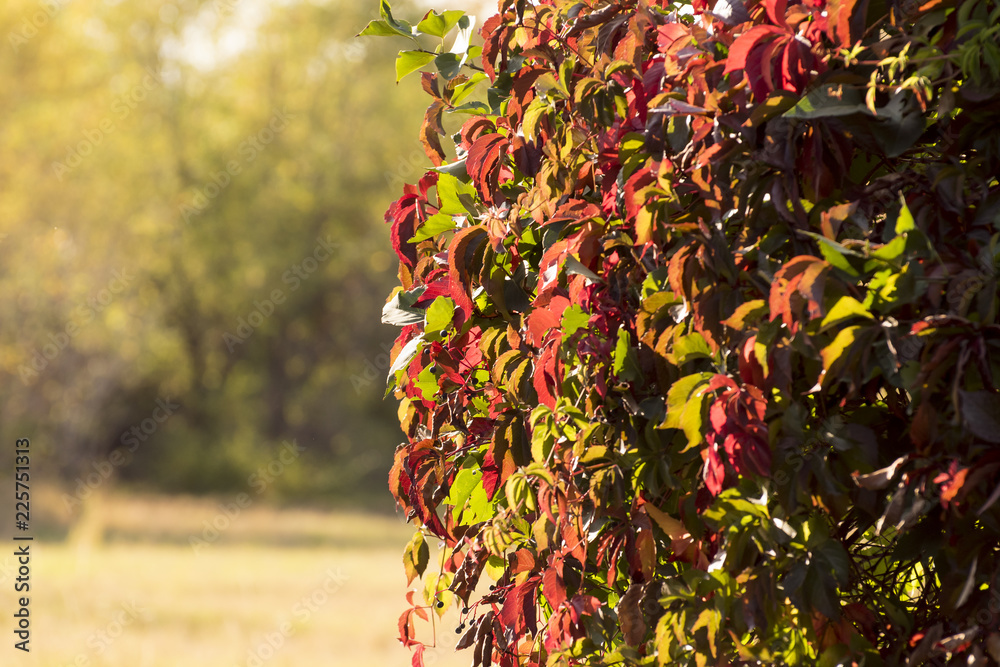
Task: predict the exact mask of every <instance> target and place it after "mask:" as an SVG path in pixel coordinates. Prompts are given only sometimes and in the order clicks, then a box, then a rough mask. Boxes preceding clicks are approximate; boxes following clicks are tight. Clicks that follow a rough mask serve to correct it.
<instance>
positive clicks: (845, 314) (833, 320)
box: [819, 296, 875, 331]
mask: <svg viewBox="0 0 1000 667" xmlns="http://www.w3.org/2000/svg"><path fill="white" fill-rule="evenodd" d="M852 317H864V318H866V319H869V320H871V319H875V318H874V317H872V314H871V313H870V312H868V309H866V308H865V307H864V306H862V305H861V302H859V301H858V300H857V299H855V298H854V297H850V296H842V297H840V298H839V299H837V303H835V304H833V308H831V309H830V312H828V313H827V314H826V317H824V318H823V321H822V322H820V325H819V328H820V331H825V330H826V329H829V328H830V327H832V326H834V325H835V324H840V323H841V322H843V321H844V320H849V319H851V318H852Z"/></svg>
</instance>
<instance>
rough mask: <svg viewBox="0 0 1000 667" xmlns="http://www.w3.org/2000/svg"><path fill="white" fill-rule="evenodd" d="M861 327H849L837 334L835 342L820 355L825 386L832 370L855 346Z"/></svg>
mask: <svg viewBox="0 0 1000 667" xmlns="http://www.w3.org/2000/svg"><path fill="white" fill-rule="evenodd" d="M860 328H861V327H847V328H846V329H843V330H841V332H840V333H838V334H837V337H836V338H834V339H833V342H832V343H830V344H829V345H827V346H826V347H824V348H823V350H822V352H820V355H821V356H822V357H823V380H822V383H823V384H824V385H825V384H826V382H827V377H828V375H829V371H830V369H832V368H833V365H834V364H836V363H837V362H839V361H841V360H842V359H843V358H844V357H845V356H846V354H848V353H849V352H848V351H849V348H850V347H851V346H852V345H854V338H855V336H856V335H857V333H858V330H859V329H860Z"/></svg>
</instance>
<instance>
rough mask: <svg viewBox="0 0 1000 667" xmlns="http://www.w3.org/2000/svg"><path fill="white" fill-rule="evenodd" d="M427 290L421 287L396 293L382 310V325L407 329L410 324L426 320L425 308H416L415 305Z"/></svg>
mask: <svg viewBox="0 0 1000 667" xmlns="http://www.w3.org/2000/svg"><path fill="white" fill-rule="evenodd" d="M425 289H427V287H426V286H424V285H421V286H420V287H416V288H414V289H412V290H410V291H409V292H404V291H403V290H399V291H398V292H396V294H395V295H394V296H393V297H392V298H391V299H389V301H388V302H387V303H386V304H385V306H384V307H383V308H382V324H392V325H394V326H397V327H405V326H406V325H408V324H416V323H417V322H420V321H422V320H423V319H424V311H423V308H414V307H413V304H414V303H416V301H417V299H418V298H419V297H420V295H421V294H423V293H424V290H425Z"/></svg>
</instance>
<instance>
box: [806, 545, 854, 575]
mask: <svg viewBox="0 0 1000 667" xmlns="http://www.w3.org/2000/svg"><path fill="white" fill-rule="evenodd" d="M813 556H815V559H816V564H817V565H820V566H822V567H825V568H826V569H827V570H828V571H829V572H833V576H834V578H835V579H836V580H837V583H838V584H840V585H841V586H847V584H848V580H849V578H850V570H851V563H850V560H848V558H847V552H845V551H844V547H843V546H842V545H841V544H840V542H839V541H837V540H826V541H824V542H823V543H822V544H820V545H819V548H818V549H816V550H815V551H814V552H813Z"/></svg>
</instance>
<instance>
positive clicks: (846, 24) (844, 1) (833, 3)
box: [826, 0, 857, 49]
mask: <svg viewBox="0 0 1000 667" xmlns="http://www.w3.org/2000/svg"><path fill="white" fill-rule="evenodd" d="M856 4H857V0H828V2H827V4H826V8H827V11H828V12H829V17H828V19H829V28H828V29H827V34H829V36H830V39H831V40H833V41H834V42H835V43H839V44H840V46H842V47H843V48H845V49H846V48H849V47H850V46H851V45H852V44H854V38H853V36H852V35H851V16H852V14H853V13H854V7H855V5H856Z"/></svg>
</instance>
